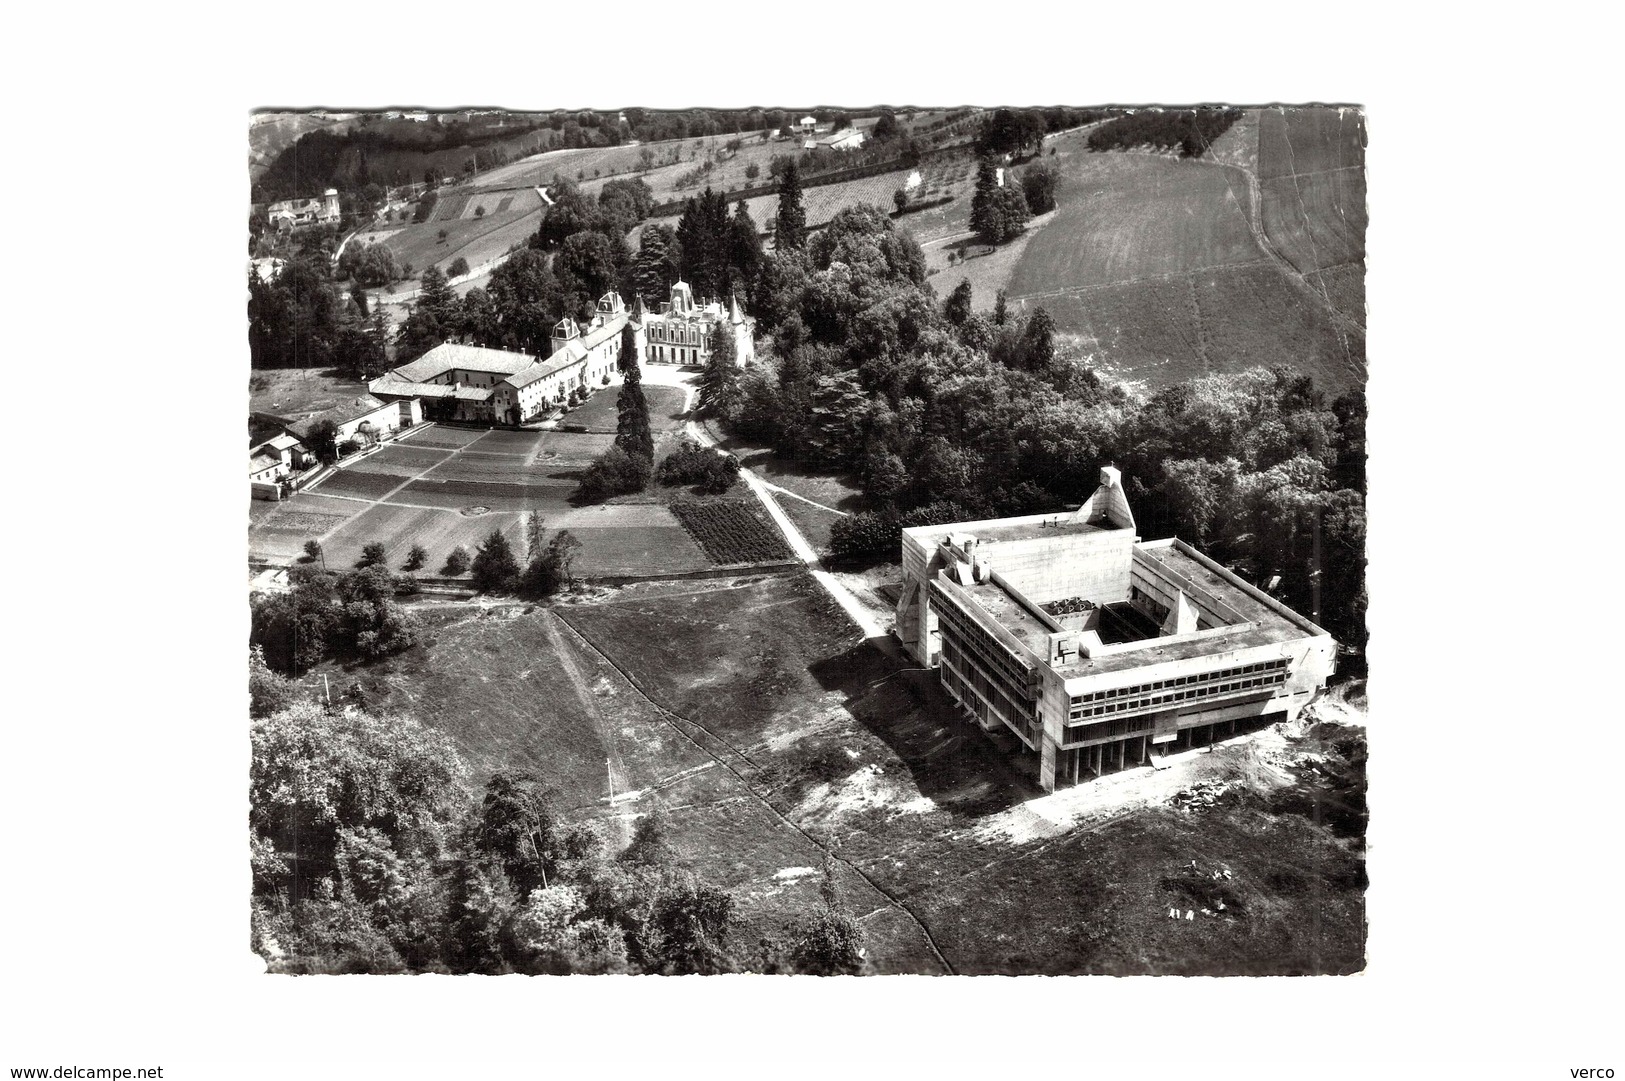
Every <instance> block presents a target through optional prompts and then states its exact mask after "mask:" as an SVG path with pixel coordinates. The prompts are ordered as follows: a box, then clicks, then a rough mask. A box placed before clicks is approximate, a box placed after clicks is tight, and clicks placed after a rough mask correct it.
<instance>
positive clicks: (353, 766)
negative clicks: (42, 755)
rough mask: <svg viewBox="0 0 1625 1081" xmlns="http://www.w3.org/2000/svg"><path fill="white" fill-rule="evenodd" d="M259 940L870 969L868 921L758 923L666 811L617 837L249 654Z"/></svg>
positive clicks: (818, 909) (282, 961) (518, 779)
mask: <svg viewBox="0 0 1625 1081" xmlns="http://www.w3.org/2000/svg"><path fill="white" fill-rule="evenodd" d="M250 693H251V706H250V708H251V711H252V714H253V717H254V720H253V727H252V738H251V743H252V750H253V758H252V765H251V772H250V786H251V812H250V826H251V829H252V861H253V875H254V879H253V881H254V887H253V888H254V900H253V909H252V913H253V919H252V932H251V934H252V945H253V948H254V949H255V950H256V951H257V952H258V953H259V954H260V955H261V956H262V957H264V958H265V959H266V960H267V962H269V964H270V967H271V970H272V971H273V972H282V973H347V972H373V973H387V972H443V973H488V974H499V973H508V972H520V973H529V974H566V973H577V972H579V973H611V972H631V973H639V972H642V973H661V974H669V975H684V974H690V973H703V974H710V973H719V972H742V971H744V972H777V973H805V974H810V975H836V974H857V973H860V972H862V971H863V970H864V960H863V956H862V953H861V951H862V948H863V947H862V942H863V937H862V931H861V929H860V928H859V927H858V925H857V923H856V921H855V920H854V919H853V918H852V916H851V913H850V911H849V910H848V908H847V906H846V904H845V901H844V899H843V898H842V896H841V892H840V888H839V885H838V880H837V874H836V866H835V864H834V863H833V862H830V863H827V864H826V866H825V870H824V884H823V888H822V890H821V896H822V901H821V903H818V904H815V905H814V906H813V908H812V910H811V911H809V912H808V913H807V914H806V915H804V916H803V917H801V919H800V920H798V921H797V922H795V923H793V924H791V925H789V926H786V927H784V928H782V929H779V930H777V931H775V932H774V933H772V934H770V935H768V936H765V937H763V936H758V937H756V938H755V940H754V941H753V940H751V939H750V937H749V936H747V935H745V934H744V933H743V932H742V929H741V926H740V923H739V919H738V916H737V913H736V909H735V903H734V899H733V897H732V896H731V895H730V894H729V893H728V892H727V891H725V890H722V889H718V888H716V887H715V886H713V885H711V884H709V883H708V882H707V881H706V880H705V879H704V878H703V877H701V876H699V875H697V874H695V872H694V871H693V869H692V868H690V867H689V866H687V865H686V864H685V862H684V861H683V860H682V859H681V858H680V857H679V856H678V854H677V853H675V852H674V851H673V850H672V849H671V847H670V846H669V845H668V844H667V842H666V839H665V831H664V829H663V826H662V822H661V820H660V818H659V817H657V816H645V817H643V818H641V819H639V820H638V823H637V825H636V827H635V830H634V832H633V835H632V839H631V842H630V843H629V844H628V845H626V846H625V847H624V848H621V849H620V850H619V851H614V850H612V848H611V846H610V845H609V844H608V843H606V841H605V840H604V838H603V836H602V834H601V833H600V832H599V830H597V829H595V828H594V826H593V825H592V824H591V823H590V822H571V821H569V820H567V817H566V816H565V814H564V813H563V812H562V811H561V810H560V807H559V802H558V799H557V796H556V795H555V794H554V793H553V792H550V791H548V790H547V789H546V788H545V787H544V786H543V785H542V783H541V782H540V781H539V780H538V779H537V778H536V777H535V776H533V775H531V774H527V773H522V772H499V773H497V774H495V775H493V776H492V777H490V778H489V779H488V780H487V781H486V782H485V784H484V785H483V786H481V787H480V788H478V789H477V790H475V789H473V788H471V787H470V785H469V773H470V771H469V769H468V767H467V766H466V765H465V764H464V763H463V762H462V760H461V758H460V757H459V756H458V754H457V751H456V748H455V747H454V746H453V745H452V743H451V741H450V740H448V739H447V738H446V737H444V736H443V735H441V734H439V733H438V732H435V731H433V730H432V729H429V728H426V727H424V726H422V725H420V724H418V723H417V722H415V721H414V720H412V719H411V718H409V717H403V716H398V715H391V716H382V715H377V714H375V713H373V712H372V711H370V710H369V708H368V705H367V702H366V698H365V694H364V692H363V691H362V690H361V688H360V687H359V686H353V687H352V688H351V689H350V690H349V691H348V692H345V693H343V694H341V695H336V696H334V697H333V698H332V700H331V701H323V702H317V701H313V700H309V699H306V698H303V697H302V696H301V694H300V692H299V689H298V687H297V686H296V685H295V684H293V683H292V682H290V681H288V680H285V679H283V678H282V677H280V676H278V675H277V674H276V673H274V672H272V671H271V670H270V669H269V668H267V667H266V666H265V664H264V663H263V661H262V660H261V659H260V657H259V656H258V654H257V653H256V654H253V655H251V658H250Z"/></svg>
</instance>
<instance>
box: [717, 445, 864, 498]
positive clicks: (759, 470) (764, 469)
mask: <svg viewBox="0 0 1625 1081" xmlns="http://www.w3.org/2000/svg"><path fill="white" fill-rule="evenodd" d="M708 430H709V431H710V433H711V435H712V436H713V437H714V438H716V439H717V442H718V445H719V446H720V447H721V448H722V449H723V450H725V451H727V452H728V453H730V454H732V455H734V456H736V457H737V458H738V459H739V462H740V464H741V465H743V466H745V467H747V468H749V469H750V471H751V472H753V473H755V474H756V475H757V476H758V477H760V478H762V479H763V480H765V481H767V482H768V483H769V484H774V485H777V486H778V487H780V488H784V489H787V490H789V491H792V492H794V493H796V494H797V495H799V496H801V497H802V498H804V499H810V500H812V501H813V502H814V503H820V504H822V505H824V506H826V507H831V508H833V509H835V510H839V511H847V512H849V513H850V512H853V511H860V510H867V509H869V508H868V500H867V497H865V496H864V494H863V487H862V485H861V484H860V483H859V482H858V478H857V477H856V476H855V475H853V474H850V473H828V472H821V471H819V470H817V469H815V468H812V467H810V466H808V465H806V464H805V463H803V462H795V461H791V460H790V459H787V458H780V457H777V456H776V455H775V454H774V453H773V450H772V448H771V447H764V446H761V445H759V444H756V443H747V442H746V441H745V440H743V439H740V438H738V437H737V436H734V435H731V434H728V433H725V432H722V431H721V430H719V429H718V428H716V427H715V426H714V425H713V426H709V427H708Z"/></svg>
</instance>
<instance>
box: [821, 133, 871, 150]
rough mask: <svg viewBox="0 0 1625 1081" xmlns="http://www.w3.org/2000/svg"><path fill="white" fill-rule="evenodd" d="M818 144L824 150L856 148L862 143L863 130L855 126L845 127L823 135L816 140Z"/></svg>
mask: <svg viewBox="0 0 1625 1081" xmlns="http://www.w3.org/2000/svg"><path fill="white" fill-rule="evenodd" d="M818 145H819V146H821V147H824V148H825V149H826V150H856V149H858V147H860V146H862V145H863V132H861V131H859V130H858V129H857V128H847V129H846V130H844V131H837V132H835V133H834V134H833V135H826V136H824V137H823V138H822V139H820V140H818Z"/></svg>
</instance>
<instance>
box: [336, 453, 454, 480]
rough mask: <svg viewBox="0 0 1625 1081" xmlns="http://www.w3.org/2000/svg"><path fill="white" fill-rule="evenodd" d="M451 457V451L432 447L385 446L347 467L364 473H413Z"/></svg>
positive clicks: (346, 467)
mask: <svg viewBox="0 0 1625 1081" xmlns="http://www.w3.org/2000/svg"><path fill="white" fill-rule="evenodd" d="M450 457H451V452H450V451H443V450H433V449H430V448H427V447H425V448H422V449H419V448H416V447H412V448H408V447H395V446H390V447H384V448H383V449H381V450H376V451H373V452H372V453H371V454H369V455H367V456H366V457H365V458H362V459H361V460H360V461H358V462H353V463H351V464H349V465H346V466H345V467H344V468H345V469H359V470H360V471H361V472H363V473H402V474H407V475H411V474H414V473H419V472H422V471H423V470H426V469H430V468H433V467H434V466H437V465H439V464H440V463H442V462H444V461H446V460H447V459H448V458H450Z"/></svg>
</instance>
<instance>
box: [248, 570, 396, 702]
mask: <svg viewBox="0 0 1625 1081" xmlns="http://www.w3.org/2000/svg"><path fill="white" fill-rule="evenodd" d="M288 579H289V589H288V592H286V593H273V594H257V595H256V596H255V599H254V604H253V611H252V618H251V621H250V628H251V629H250V635H249V641H250V642H251V644H253V645H255V646H258V647H259V648H260V649H261V650H262V651H263V653H264V658H265V663H266V664H268V665H270V666H271V667H272V668H274V669H276V670H277V671H279V672H286V673H289V674H291V675H298V674H299V673H301V672H304V671H306V670H308V669H309V668H310V667H311V666H312V665H314V664H316V663H317V662H319V661H320V660H322V659H323V658H324V657H335V658H338V659H342V660H372V659H375V658H378V657H382V656H386V655H388V654H391V653H399V652H401V651H402V650H405V649H410V648H411V647H412V646H414V645H416V644H417V641H418V638H419V636H420V633H421V630H422V628H421V624H420V622H419V620H418V618H417V616H416V615H414V614H413V613H411V612H410V611H408V610H407V609H405V608H403V607H402V606H401V605H400V604H398V603H396V601H395V597H396V595H397V594H398V593H399V592H401V591H402V590H403V589H410V588H411V584H410V582H402V581H398V580H397V579H396V577H395V576H394V575H393V574H391V573H390V572H389V569H388V568H387V567H382V566H377V565H371V566H366V567H362V568H359V569H357V570H352V571H346V572H342V573H339V572H334V571H329V570H327V569H326V567H325V566H317V565H315V564H304V565H296V566H294V567H293V568H291V569H290V570H289V571H288Z"/></svg>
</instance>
